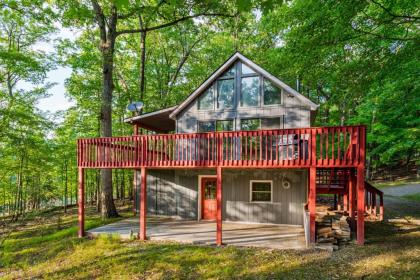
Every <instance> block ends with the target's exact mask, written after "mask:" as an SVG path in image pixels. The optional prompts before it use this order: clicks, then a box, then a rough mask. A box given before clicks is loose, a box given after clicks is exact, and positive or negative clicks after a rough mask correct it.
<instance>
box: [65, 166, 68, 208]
mask: <svg viewBox="0 0 420 280" xmlns="http://www.w3.org/2000/svg"><path fill="white" fill-rule="evenodd" d="M64 178H65V179H64V213H67V195H68V174H67V159H65V161H64Z"/></svg>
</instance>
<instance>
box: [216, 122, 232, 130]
mask: <svg viewBox="0 0 420 280" xmlns="http://www.w3.org/2000/svg"><path fill="white" fill-rule="evenodd" d="M216 130H217V131H232V130H233V120H225V121H216Z"/></svg>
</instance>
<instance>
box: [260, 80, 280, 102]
mask: <svg viewBox="0 0 420 280" xmlns="http://www.w3.org/2000/svg"><path fill="white" fill-rule="evenodd" d="M273 104H281V89H279V88H278V87H276V86H275V85H273V83H272V82H270V81H268V80H264V105H273Z"/></svg>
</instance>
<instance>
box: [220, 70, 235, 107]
mask: <svg viewBox="0 0 420 280" xmlns="http://www.w3.org/2000/svg"><path fill="white" fill-rule="evenodd" d="M234 100H235V79H233V78H232V79H223V80H218V81H217V108H220V109H222V108H233V103H234Z"/></svg>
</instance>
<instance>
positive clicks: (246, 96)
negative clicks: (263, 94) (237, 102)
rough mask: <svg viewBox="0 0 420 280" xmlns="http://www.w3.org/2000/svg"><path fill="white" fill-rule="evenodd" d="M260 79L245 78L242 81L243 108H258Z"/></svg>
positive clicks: (256, 77) (255, 77)
mask: <svg viewBox="0 0 420 280" xmlns="http://www.w3.org/2000/svg"><path fill="white" fill-rule="evenodd" d="M259 93H260V77H258V76H254V77H243V78H242V80H241V106H245V107H252V106H258V104H259Z"/></svg>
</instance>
